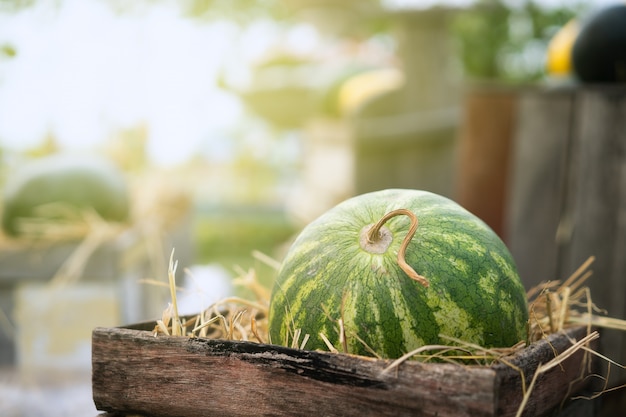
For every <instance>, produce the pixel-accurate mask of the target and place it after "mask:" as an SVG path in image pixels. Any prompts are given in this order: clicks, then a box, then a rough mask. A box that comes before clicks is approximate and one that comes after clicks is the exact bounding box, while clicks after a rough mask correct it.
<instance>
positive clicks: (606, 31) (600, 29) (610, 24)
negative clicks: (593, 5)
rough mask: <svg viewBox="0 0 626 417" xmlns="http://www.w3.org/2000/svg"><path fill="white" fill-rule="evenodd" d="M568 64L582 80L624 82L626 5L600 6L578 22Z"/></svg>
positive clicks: (625, 76) (625, 68)
mask: <svg viewBox="0 0 626 417" xmlns="http://www.w3.org/2000/svg"><path fill="white" fill-rule="evenodd" d="M572 65H573V68H574V72H575V74H576V75H577V76H578V78H579V79H580V80H581V81H583V82H588V83H615V82H626V4H615V5H611V6H607V7H603V8H602V9H600V10H598V11H596V12H595V13H593V14H591V15H590V16H589V17H588V18H587V19H586V20H584V21H583V22H582V24H581V29H580V33H579V34H578V37H577V39H576V41H575V42H574V47H573V49H572Z"/></svg>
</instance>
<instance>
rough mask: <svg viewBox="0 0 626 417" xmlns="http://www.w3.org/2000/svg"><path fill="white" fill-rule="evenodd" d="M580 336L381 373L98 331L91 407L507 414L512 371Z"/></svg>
mask: <svg viewBox="0 0 626 417" xmlns="http://www.w3.org/2000/svg"><path fill="white" fill-rule="evenodd" d="M135 326H137V325H135ZM135 326H133V327H135ZM585 334H586V329H585V328H584V327H577V328H572V329H569V330H568V331H567V332H566V334H554V335H551V336H550V337H549V338H548V339H547V340H543V341H540V342H538V343H535V344H533V345H531V346H530V347H528V348H526V349H524V350H522V351H521V352H520V353H518V354H516V355H514V356H511V357H510V358H508V359H510V360H509V361H508V362H509V363H511V364H512V365H513V366H514V367H512V366H509V365H504V364H499V365H494V366H492V367H481V366H461V365H454V364H422V363H419V362H415V361H409V362H405V363H403V364H402V365H401V366H399V367H398V368H397V369H395V370H394V371H392V372H389V373H385V374H381V372H382V371H383V369H384V368H385V367H386V366H387V365H388V364H389V363H390V361H384V360H376V359H367V358H362V357H354V356H349V355H337V354H332V353H327V352H311V351H302V350H296V349H289V348H286V347H281V346H275V345H264V344H257V343H249V342H236V341H225V340H213V339H196V338H184V337H154V336H153V335H152V333H151V332H148V331H142V330H135V329H128V328H97V329H95V330H94V332H93V338H92V352H93V353H92V355H93V396H94V402H95V404H96V407H97V408H98V409H99V410H103V411H111V412H121V413H139V414H149V415H153V416H165V417H173V416H183V415H184V416H192V417H193V416H199V415H220V416H222V415H223V416H227V415H230V416H237V415H252V414H254V415H278V416H280V415H296V416H297V415H311V414H320V415H345V416H351V415H354V416H357V415H358V416H367V415H376V416H392V415H393V416H398V415H414V416H435V415H437V416H442V417H445V416H495V415H498V416H514V415H515V413H516V411H517V409H518V407H519V404H520V403H521V400H522V396H523V390H522V383H521V376H520V372H519V371H520V370H521V371H522V372H523V373H524V375H525V377H526V381H527V383H529V382H530V379H531V378H532V375H533V373H534V372H535V370H536V368H537V366H539V364H541V363H546V362H548V361H550V360H551V359H553V358H554V356H555V352H562V351H563V350H565V349H566V348H567V347H569V346H571V342H570V338H571V339H580V338H582V337H583V336H584V335H585ZM581 353H582V352H581ZM581 362H582V361H581V358H580V357H579V356H577V355H573V356H571V357H570V358H568V359H567V360H566V361H565V362H564V363H563V366H562V367H555V368H552V369H551V370H550V371H549V372H547V373H545V374H543V375H542V376H541V377H540V378H539V380H538V382H537V385H536V388H535V390H534V391H533V395H532V396H531V397H530V399H529V402H528V403H527V405H526V407H525V409H524V415H528V416H531V415H532V416H541V415H546V414H547V413H549V412H551V411H552V410H554V409H555V407H558V406H559V405H560V404H561V402H562V401H563V400H564V399H566V398H567V397H568V394H570V395H571V393H573V392H576V391H575V390H576V389H579V388H580V387H581V386H582V385H578V386H577V385H574V386H572V387H570V382H571V381H573V380H575V379H576V377H578V376H579V373H580V372H581V370H582V369H581V366H580V363H581ZM571 388H573V389H574V391H570V389H571Z"/></svg>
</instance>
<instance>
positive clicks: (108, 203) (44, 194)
mask: <svg viewBox="0 0 626 417" xmlns="http://www.w3.org/2000/svg"><path fill="white" fill-rule="evenodd" d="M3 197H4V198H3V210H2V228H3V230H4V231H5V232H6V233H7V234H8V235H11V236H17V235H19V234H20V227H19V223H20V219H23V218H40V219H46V220H52V221H54V220H68V219H67V218H65V217H64V215H65V214H64V213H65V212H63V211H45V210H41V207H42V205H46V204H50V203H61V204H62V205H63V207H64V208H69V209H70V210H69V212H67V214H68V215H75V214H76V213H77V212H78V211H80V210H85V209H89V208H91V209H93V210H95V211H96V212H97V213H98V214H99V215H100V216H101V217H102V218H103V219H105V220H108V221H125V220H127V219H128V216H129V212H130V198H129V191H128V186H127V183H126V179H125V178H124V175H123V174H122V172H121V171H120V170H118V169H117V167H115V166H114V165H113V164H111V163H109V161H107V160H105V159H103V158H99V157H95V156H89V157H85V156H75V155H54V156H49V157H44V158H39V159H35V160H32V161H29V162H28V163H25V164H24V165H22V166H21V167H20V168H18V169H17V170H15V171H14V172H13V173H12V175H11V176H10V177H9V178H7V182H6V184H5V187H4V196H3Z"/></svg>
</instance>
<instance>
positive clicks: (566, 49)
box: [546, 19, 579, 76]
mask: <svg viewBox="0 0 626 417" xmlns="http://www.w3.org/2000/svg"><path fill="white" fill-rule="evenodd" d="M578 32H579V26H578V22H577V21H576V20H575V19H572V20H570V21H569V22H567V24H565V26H563V27H562V28H561V29H560V30H559V31H558V32H557V33H556V34H555V35H554V37H553V38H552V40H551V41H550V43H549V44H548V59H547V62H546V67H547V70H548V74H550V75H556V76H564V75H569V74H570V73H571V71H572V48H573V46H574V42H575V41H576V37H577V36H578Z"/></svg>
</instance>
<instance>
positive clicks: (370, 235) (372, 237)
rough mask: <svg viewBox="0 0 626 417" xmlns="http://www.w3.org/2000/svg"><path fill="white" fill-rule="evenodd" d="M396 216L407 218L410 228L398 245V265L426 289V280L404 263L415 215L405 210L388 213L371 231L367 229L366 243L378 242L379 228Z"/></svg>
mask: <svg viewBox="0 0 626 417" xmlns="http://www.w3.org/2000/svg"><path fill="white" fill-rule="evenodd" d="M396 216H408V217H409V218H410V219H411V226H410V227H409V231H408V232H407V234H406V236H405V237H404V240H403V241H402V244H401V245H400V249H399V250H398V265H399V266H400V268H402V270H403V271H404V272H405V273H406V274H407V275H408V276H409V277H410V278H411V279H413V280H415V281H417V282H419V283H420V284H422V285H423V286H424V287H428V286H429V285H430V284H429V282H428V280H427V279H426V278H425V277H423V276H422V275H420V274H418V273H417V272H416V271H415V269H413V267H412V266H411V265H409V264H408V263H406V260H405V257H406V248H407V247H408V246H409V243H410V242H411V239H413V236H414V235H415V231H416V230H417V225H418V222H417V216H416V215H415V213H413V212H412V211H410V210H407V209H397V210H393V211H390V212H389V213H387V214H385V215H384V216H383V217H382V218H381V219H380V220H378V222H376V223H375V224H374V225H373V226H372V227H371V229H369V231H368V232H367V241H368V242H369V243H374V242H375V241H376V240H378V239H379V236H380V229H381V227H383V225H384V224H385V223H386V222H387V221H388V220H389V219H391V218H393V217H396Z"/></svg>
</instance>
